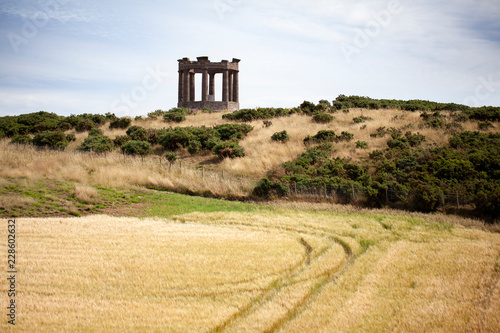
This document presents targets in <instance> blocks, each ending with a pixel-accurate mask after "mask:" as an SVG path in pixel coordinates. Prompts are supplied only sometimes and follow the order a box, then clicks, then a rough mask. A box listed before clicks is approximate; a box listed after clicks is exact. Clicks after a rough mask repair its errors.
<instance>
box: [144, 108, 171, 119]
mask: <svg viewBox="0 0 500 333" xmlns="http://www.w3.org/2000/svg"><path fill="white" fill-rule="evenodd" d="M165 113H167V111H163V110H160V109H158V110H155V111H153V112H150V113H148V118H150V119H157V118H158V117H163V115H164V114H165Z"/></svg>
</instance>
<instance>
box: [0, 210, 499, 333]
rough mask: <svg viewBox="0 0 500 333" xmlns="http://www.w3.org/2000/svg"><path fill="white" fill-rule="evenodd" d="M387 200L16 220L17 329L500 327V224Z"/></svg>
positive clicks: (410, 329)
mask: <svg viewBox="0 0 500 333" xmlns="http://www.w3.org/2000/svg"><path fill="white" fill-rule="evenodd" d="M379 213H380V212H375V213H374V212H372V213H371V214H366V213H361V212H350V213H347V212H337V213H334V212H329V211H320V210H317V211H314V212H313V211H304V210H300V209H297V208H286V207H284V206H276V207H275V208H272V209H269V210H268V211H267V212H262V213H237V212H214V213H191V214H185V215H180V216H175V217H174V218H172V219H135V218H114V217H109V216H104V215H100V216H89V217H85V218H68V219H63V218H51V219H24V218H22V219H18V220H17V228H16V231H17V239H18V242H17V244H18V248H19V254H18V256H19V263H18V265H17V267H18V271H19V274H18V280H17V283H18V284H17V290H18V294H17V297H16V302H18V304H19V307H18V315H19V322H18V326H17V327H16V329H17V330H21V331H25V332H33V331H37V332H39V331H82V330H84V331H95V330H100V331H110V330H111V331H113V330H115V331H161V332H165V331H168V332H223V331H224V332H226V331H227V332H241V331H248V332H264V331H283V332H350V331H359V332H382V331H404V332H423V331H426V332H428V331H444V332H456V331H470V332H497V331H498V330H500V318H499V317H498V313H500V235H499V234H497V233H490V232H486V231H482V230H477V229H467V228H464V227H462V226H457V225H450V224H445V223H442V222H436V221H434V220H433V217H431V216H424V215H421V216H401V215H397V214H393V215H384V214H379ZM6 232H7V228H0V238H5V239H6ZM0 251H2V252H3V253H6V244H5V243H2V245H1V246H0ZM2 260H3V261H4V262H2V265H3V266H5V265H6V262H5V261H6V256H4V258H3V259H2ZM0 293H3V294H5V293H6V284H2V286H1V287H0ZM0 325H1V326H0V328H1V329H2V330H7V329H8V327H7V324H6V322H5V321H3V322H2V323H1V324H0Z"/></svg>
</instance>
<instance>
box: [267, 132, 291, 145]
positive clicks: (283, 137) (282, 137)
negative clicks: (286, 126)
mask: <svg viewBox="0 0 500 333" xmlns="http://www.w3.org/2000/svg"><path fill="white" fill-rule="evenodd" d="M271 140H273V141H279V142H281V143H285V142H287V141H289V140H290V135H288V133H287V132H286V131H281V132H276V133H274V134H273V135H272V136H271Z"/></svg>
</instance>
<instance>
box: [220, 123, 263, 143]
mask: <svg viewBox="0 0 500 333" xmlns="http://www.w3.org/2000/svg"><path fill="white" fill-rule="evenodd" d="M213 130H214V131H216V132H217V133H215V135H217V136H218V137H219V138H220V139H221V140H223V141H226V140H230V139H233V138H238V139H241V138H243V137H244V136H246V135H247V134H248V133H250V131H252V130H253V127H252V126H250V125H247V124H223V125H219V126H215V127H214V128H213Z"/></svg>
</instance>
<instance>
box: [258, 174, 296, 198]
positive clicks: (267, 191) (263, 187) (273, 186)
mask: <svg viewBox="0 0 500 333" xmlns="http://www.w3.org/2000/svg"><path fill="white" fill-rule="evenodd" d="M289 192H290V189H289V188H288V186H286V185H285V184H282V183H275V182H272V181H270V180H269V179H267V178H263V179H262V180H261V181H260V182H259V183H258V184H257V186H256V187H255V188H254V189H253V192H252V194H253V195H255V196H258V197H265V198H269V197H273V196H277V197H280V198H281V197H284V196H286V195H288V194H289Z"/></svg>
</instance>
